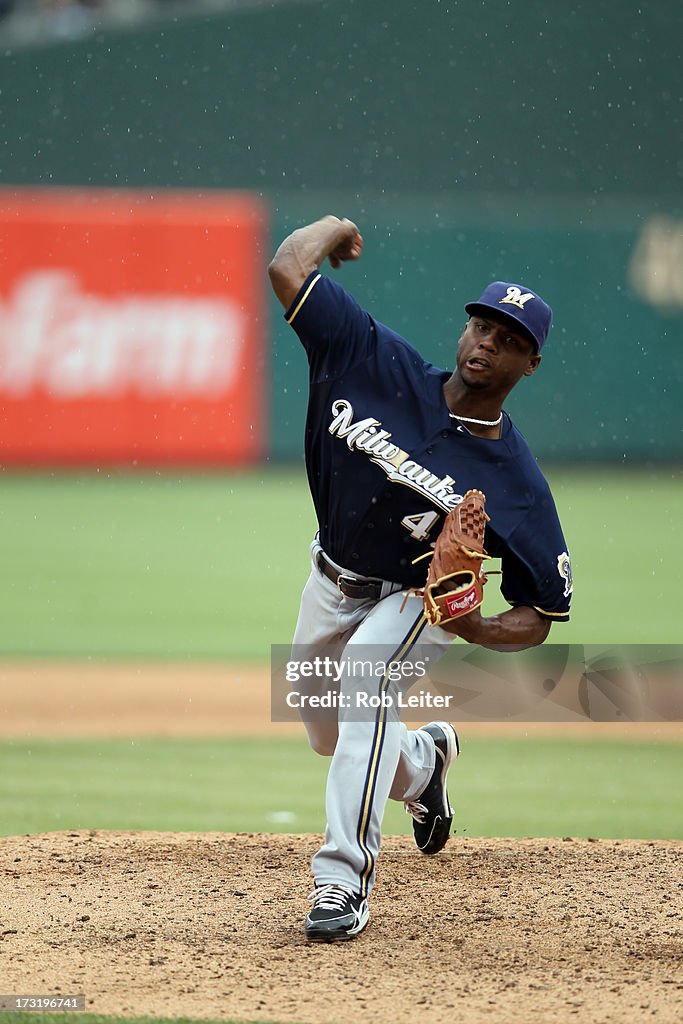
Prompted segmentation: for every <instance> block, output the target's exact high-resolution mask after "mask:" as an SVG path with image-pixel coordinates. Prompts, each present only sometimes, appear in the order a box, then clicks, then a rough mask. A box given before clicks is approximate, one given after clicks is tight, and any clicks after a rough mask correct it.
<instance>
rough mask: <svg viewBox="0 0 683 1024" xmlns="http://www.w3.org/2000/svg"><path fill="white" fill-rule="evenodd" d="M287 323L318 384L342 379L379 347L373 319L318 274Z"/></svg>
mask: <svg viewBox="0 0 683 1024" xmlns="http://www.w3.org/2000/svg"><path fill="white" fill-rule="evenodd" d="M285 320H286V321H287V323H288V324H290V325H291V326H292V327H293V329H294V330H295V331H296V333H297V335H298V337H299V340H300V341H301V344H302V345H303V347H304V349H305V350H306V354H307V356H308V362H309V365H310V369H311V379H312V380H314V381H316V382H320V381H324V380H329V379H330V378H335V377H339V376H341V375H342V374H343V373H345V372H346V371H347V370H349V369H350V368H351V367H352V366H355V365H356V364H358V363H361V362H363V361H364V360H365V359H367V358H368V357H369V356H370V354H371V353H372V351H373V349H374V346H375V344H376V330H375V325H374V321H373V320H372V318H371V317H370V315H369V314H368V313H366V312H365V311H364V310H363V309H361V307H360V306H359V305H358V303H357V302H356V300H355V299H354V298H353V297H352V296H351V295H349V294H348V292H346V291H345V290H344V289H343V288H342V287H341V285H339V284H337V282H336V281H332V280H330V278H328V277H325V276H324V275H323V274H321V273H320V271H318V270H315V271H314V272H313V273H312V274H309V276H308V277H307V278H306V280H305V281H304V283H303V284H302V286H301V288H300V289H299V292H298V294H297V296H296V298H295V299H294V302H293V303H292V305H291V306H290V307H289V309H288V310H287V312H286V313H285Z"/></svg>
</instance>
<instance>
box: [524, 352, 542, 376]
mask: <svg viewBox="0 0 683 1024" xmlns="http://www.w3.org/2000/svg"><path fill="white" fill-rule="evenodd" d="M542 358H543V357H542V356H530V357H529V362H528V364H527V368H526V370H525V371H524V376H525V377H530V376H531V374H532V373H536V370H537V369H538V368H539V366H540V365H541V359H542Z"/></svg>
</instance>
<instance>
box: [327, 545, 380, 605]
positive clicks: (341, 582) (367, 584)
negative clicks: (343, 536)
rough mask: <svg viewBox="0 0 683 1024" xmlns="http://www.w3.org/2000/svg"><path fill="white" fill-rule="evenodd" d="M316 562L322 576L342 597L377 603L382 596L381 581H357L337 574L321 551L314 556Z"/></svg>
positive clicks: (337, 571) (351, 577) (339, 573)
mask: <svg viewBox="0 0 683 1024" xmlns="http://www.w3.org/2000/svg"><path fill="white" fill-rule="evenodd" d="M316 562H317V564H318V568H319V569H320V571H321V573H322V574H323V576H327V578H328V580H332V582H333V583H334V585H335V587H337V588H338V589H339V590H340V591H341V593H342V594H343V595H344V597H351V598H355V599H356V600H360V599H361V598H365V599H369V600H372V601H379V599H380V597H381V596H382V582H383V581H382V580H359V579H356V577H355V576H349V575H348V574H347V573H345V572H339V569H335V567H334V566H333V565H332V563H331V562H329V561H328V560H327V558H325V555H324V554H323V552H322V551H319V552H318V554H317V555H316Z"/></svg>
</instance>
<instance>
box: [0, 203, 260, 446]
mask: <svg viewBox="0 0 683 1024" xmlns="http://www.w3.org/2000/svg"><path fill="white" fill-rule="evenodd" d="M264 230H265V215H264V210H263V208H262V206H261V204H260V203H259V202H258V201H257V200H256V199H255V198H253V197H251V196H248V195H242V194H232V193H215V194H214V195H212V196H210V197H207V196H202V197H199V196H196V195H193V194H190V193H183V192H160V193H157V194H155V195H149V194H146V193H141V192H119V191H106V190H105V191H90V190H87V191H63V190H47V189H46V190H20V191H9V190H5V191H0V461H2V462H3V463H4V464H5V465H10V464H21V463H25V464H26V463H28V464H30V463H32V464H37V463H71V464H91V465H101V464H116V463H118V464H128V465H131V464H162V463H180V464H190V463H196V462H200V463H242V462H247V461H250V460H253V459H256V458H259V457H260V456H261V455H262V454H263V451H264V444H265V439H266V430H267V408H266V397H265V362H266V346H265V313H264V311H265V309H266V303H265V297H264V290H263V279H264V273H265V271H264V250H263V241H264Z"/></svg>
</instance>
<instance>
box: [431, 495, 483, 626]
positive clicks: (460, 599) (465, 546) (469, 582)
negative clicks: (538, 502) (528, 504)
mask: <svg viewBox="0 0 683 1024" xmlns="http://www.w3.org/2000/svg"><path fill="white" fill-rule="evenodd" d="M485 504H486V496H485V495H484V494H483V493H482V492H481V491H467V493H466V494H465V495H464V497H463V499H462V501H461V502H460V504H459V505H456V507H455V508H453V509H451V510H450V512H449V513H448V515H447V516H446V519H445V521H444V524H443V528H442V530H441V533H440V534H439V536H438V537H437V539H436V545H435V547H434V554H433V556H432V560H431V563H430V565H429V572H428V574H427V582H426V583H425V586H424V590H423V591H422V596H423V601H424V610H425V615H426V616H427V619H428V620H429V622H430V624H431V625H432V626H441V625H443V624H444V623H446V622H452V621H453V619H459V618H460V617H461V616H462V615H468V614H469V613H470V612H471V611H474V609H475V608H478V607H479V605H480V604H481V603H482V601H483V600H484V584H485V583H486V576H485V574H484V569H483V562H484V559H486V558H490V557H491V556H490V555H488V554H487V553H486V551H485V550H484V529H485V527H486V524H487V522H488V521H489V517H488V516H487V515H486V512H485V511H484V506H485Z"/></svg>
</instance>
